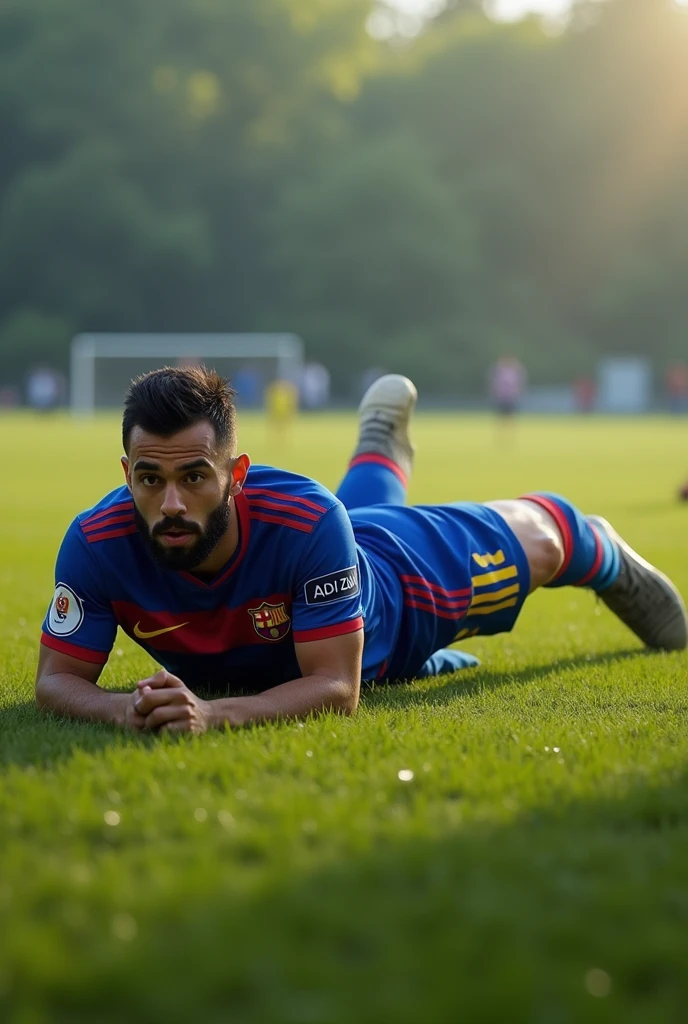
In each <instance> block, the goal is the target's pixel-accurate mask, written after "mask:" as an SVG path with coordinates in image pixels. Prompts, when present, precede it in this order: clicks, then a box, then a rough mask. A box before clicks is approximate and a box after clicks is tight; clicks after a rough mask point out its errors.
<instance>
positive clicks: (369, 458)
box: [349, 452, 408, 487]
mask: <svg viewBox="0 0 688 1024" xmlns="http://www.w3.org/2000/svg"><path fill="white" fill-rule="evenodd" d="M366 462H374V463H376V464H377V465H378V466H384V467H385V468H386V469H389V470H391V471H392V473H394V475H395V476H397V477H398V478H399V479H400V480H401V482H402V484H403V485H404V487H408V480H407V479H406V474H405V473H404V471H403V469H402V468H401V466H397V464H396V462H392V460H391V459H388V458H387V456H386V455H375V454H374V453H373V452H368V453H366V454H364V455H357V456H356V457H355V458H353V459H352V460H351V462H350V463H349V469H353V468H354V466H362V465H364V464H365V463H366Z"/></svg>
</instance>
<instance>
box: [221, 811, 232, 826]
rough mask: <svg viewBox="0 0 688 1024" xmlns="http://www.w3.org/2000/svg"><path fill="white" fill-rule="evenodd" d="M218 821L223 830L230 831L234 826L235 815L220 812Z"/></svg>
mask: <svg viewBox="0 0 688 1024" xmlns="http://www.w3.org/2000/svg"><path fill="white" fill-rule="evenodd" d="M217 820H218V821H219V822H220V824H221V825H222V827H223V828H227V829H229V828H231V827H232V825H234V815H232V814H230V813H229V811H218V812H217Z"/></svg>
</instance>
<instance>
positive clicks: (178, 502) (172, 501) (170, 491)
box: [160, 484, 186, 516]
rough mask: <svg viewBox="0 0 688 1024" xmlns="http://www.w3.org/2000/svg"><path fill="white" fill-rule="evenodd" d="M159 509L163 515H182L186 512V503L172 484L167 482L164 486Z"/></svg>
mask: <svg viewBox="0 0 688 1024" xmlns="http://www.w3.org/2000/svg"><path fill="white" fill-rule="evenodd" d="M160 511H161V512H162V514H163V515H164V516H182V515H184V513H185V512H186V505H185V504H184V502H183V501H182V499H181V495H180V494H179V491H178V489H177V487H176V486H175V485H174V484H168V485H167V487H166V488H165V494H164V497H163V502H162V505H161V506H160Z"/></svg>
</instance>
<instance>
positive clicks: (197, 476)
mask: <svg viewBox="0 0 688 1024" xmlns="http://www.w3.org/2000/svg"><path fill="white" fill-rule="evenodd" d="M186 479H187V482H188V483H190V484H200V482H201V481H202V480H205V477H204V476H203V474H202V473H187V475H186Z"/></svg>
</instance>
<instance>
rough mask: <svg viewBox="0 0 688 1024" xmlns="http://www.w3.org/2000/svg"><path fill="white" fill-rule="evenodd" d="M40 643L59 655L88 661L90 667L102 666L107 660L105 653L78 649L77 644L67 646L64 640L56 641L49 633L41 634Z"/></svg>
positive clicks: (83, 648) (82, 648)
mask: <svg viewBox="0 0 688 1024" xmlns="http://www.w3.org/2000/svg"><path fill="white" fill-rule="evenodd" d="M41 643H42V644H43V646H44V647H50V649H51V650H53V651H59V652H60V654H68V655H69V657H70V658H78V659H79V661H90V662H91V664H92V665H104V664H105V662H106V661H107V660H108V655H107V654H106V653H105V651H91V650H89V649H88V648H86V647H79V645H78V644H68V643H67V642H66V641H65V640H58V639H57V637H54V636H50V634H49V633H41Z"/></svg>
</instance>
